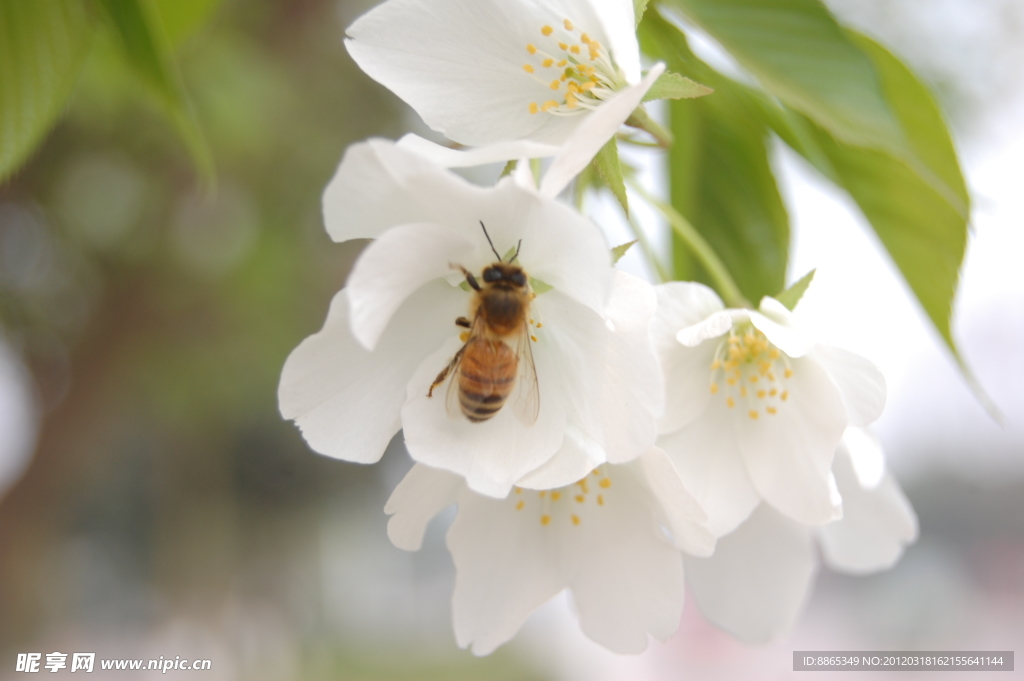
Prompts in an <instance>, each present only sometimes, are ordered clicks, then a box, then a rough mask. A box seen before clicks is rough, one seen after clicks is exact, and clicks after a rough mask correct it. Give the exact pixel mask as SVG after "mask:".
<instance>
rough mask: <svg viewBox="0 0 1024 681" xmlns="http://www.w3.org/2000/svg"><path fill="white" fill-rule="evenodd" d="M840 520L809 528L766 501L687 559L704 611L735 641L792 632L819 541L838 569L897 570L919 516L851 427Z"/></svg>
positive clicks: (840, 456)
mask: <svg viewBox="0 0 1024 681" xmlns="http://www.w3.org/2000/svg"><path fill="white" fill-rule="evenodd" d="M832 470H833V473H834V474H835V479H836V482H837V485H838V491H839V493H840V494H841V495H842V500H843V501H842V503H843V517H842V519H841V520H836V521H834V522H832V523H829V524H828V525H824V526H819V527H812V526H808V525H803V524H801V523H798V522H796V521H793V520H791V519H789V518H786V517H785V516H783V515H782V514H780V513H779V512H778V511H775V510H774V509H772V508H771V507H770V506H768V505H766V504H762V505H761V506H760V507H758V509H757V510H756V511H754V513H753V514H752V515H751V516H750V517H749V518H748V519H747V520H746V522H744V523H743V524H742V525H740V527H739V528H737V529H736V530H735V531H734V532H732V533H731V534H729V535H726V536H725V537H721V538H720V539H719V540H718V545H717V547H716V549H715V554H714V555H713V556H711V557H710V558H690V557H686V560H685V562H686V578H687V580H688V581H689V584H690V588H691V590H692V592H693V595H694V599H695V600H696V601H697V604H698V606H699V607H700V609H701V612H703V613H704V616H705V617H707V618H708V619H709V620H711V621H712V622H714V623H715V624H716V625H718V626H719V627H721V628H723V629H725V630H726V631H728V632H730V633H732V634H733V635H734V636H736V637H737V638H740V639H742V640H744V641H747V642H751V643H763V642H766V641H769V640H771V639H773V638H776V637H778V636H779V635H781V634H784V633H785V632H787V631H789V629H790V628H791V627H792V626H793V624H794V623H795V621H796V619H797V616H798V615H799V613H800V610H801V608H802V607H803V604H804V602H805V601H806V599H807V596H808V595H809V594H810V589H811V586H812V584H813V583H814V576H815V574H817V571H818V557H817V552H816V551H815V547H814V543H815V540H817V543H818V544H819V546H820V548H821V555H822V557H823V558H824V561H825V564H826V565H828V566H829V567H830V568H832V569H833V570H836V571H839V572H845V573H850V574H866V573H870V572H877V571H880V570H886V569H888V568H890V567H892V566H893V565H894V564H895V563H896V561H897V560H899V558H900V556H901V555H902V553H903V549H904V548H905V547H906V546H907V545H908V544H910V543H912V542H913V541H914V540H915V539H916V538H917V517H916V515H915V514H914V510H913V508H911V506H910V502H908V501H907V499H906V497H905V496H904V495H903V491H902V490H901V489H900V487H899V484H898V483H897V482H896V481H895V479H894V478H893V477H892V476H891V475H890V474H889V473H887V472H886V471H885V463H884V460H883V458H882V452H881V448H880V447H879V446H878V445H877V442H874V441H873V438H872V436H871V435H870V434H868V433H867V432H866V431H863V430H861V429H859V428H851V429H849V430H848V431H847V433H846V435H845V436H844V438H843V443H842V445H841V446H840V447H839V449H838V450H837V451H836V457H835V463H834V464H833V466H832Z"/></svg>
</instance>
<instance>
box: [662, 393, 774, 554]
mask: <svg viewBox="0 0 1024 681" xmlns="http://www.w3.org/2000/svg"><path fill="white" fill-rule="evenodd" d="M725 409H726V408H725V406H724V405H721V404H715V403H709V405H708V408H707V409H705V411H704V412H702V413H701V415H700V416H698V417H697V418H696V419H693V420H692V421H691V422H690V423H689V425H687V426H686V427H685V428H681V429H680V430H677V431H675V432H674V433H670V434H668V435H663V436H662V437H660V438H658V446H659V447H660V448H661V449H663V450H664V451H665V453H666V454H668V455H669V458H670V459H671V460H672V464H673V466H675V468H676V470H677V471H679V476H680V478H682V481H683V484H684V485H685V486H686V488H687V489H689V490H690V491H691V492H693V494H694V496H696V497H697V500H698V501H699V502H700V505H701V506H702V507H703V508H704V511H705V512H706V513H707V514H708V528H709V529H710V530H711V532H712V533H713V534H714V535H715V536H718V537H720V536H722V535H724V534H727V533H729V532H731V531H733V530H734V529H735V528H736V526H737V525H739V524H740V523H742V522H743V521H744V520H746V518H747V516H749V515H750V513H751V511H753V510H754V508H755V507H756V506H757V505H758V504H759V503H760V501H761V498H760V496H759V495H758V493H757V491H756V490H755V489H754V486H753V484H751V482H750V478H749V476H748V475H747V469H746V466H745V465H744V463H743V459H742V458H741V457H740V452H739V447H738V446H737V444H736V435H735V432H734V430H735V426H734V425H733V421H732V418H731V414H726V413H725Z"/></svg>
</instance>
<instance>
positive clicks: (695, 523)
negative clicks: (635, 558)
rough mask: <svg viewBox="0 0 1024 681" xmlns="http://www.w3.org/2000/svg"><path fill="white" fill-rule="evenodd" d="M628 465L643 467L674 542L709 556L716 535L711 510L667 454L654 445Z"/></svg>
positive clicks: (695, 554) (642, 469)
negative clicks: (697, 495)
mask: <svg viewBox="0 0 1024 681" xmlns="http://www.w3.org/2000/svg"><path fill="white" fill-rule="evenodd" d="M629 465H630V466H633V467H637V468H639V469H640V472H641V474H642V476H643V479H644V480H646V482H647V485H648V486H649V487H650V490H651V494H652V496H653V497H654V499H655V500H656V501H657V503H658V505H659V506H660V509H661V512H662V514H663V516H664V520H665V522H666V524H667V525H668V528H669V529H670V530H671V531H672V539H673V541H674V542H675V545H676V546H677V547H678V548H680V549H682V550H683V551H686V552H687V553H689V554H691V555H694V556H710V555H711V553H712V552H713V551H714V550H715V535H713V534H712V533H711V531H710V530H709V529H708V514H707V513H706V512H705V511H704V509H703V508H702V507H701V505H700V502H698V501H697V499H696V497H694V496H693V495H692V494H691V493H690V490H688V489H686V486H685V485H684V484H683V481H682V478H680V477H679V473H678V472H677V471H676V469H675V467H673V465H672V461H671V460H669V458H668V455H667V454H665V452H663V451H662V450H660V449H658V448H657V447H653V448H652V449H651V450H650V451H649V452H647V453H646V454H644V455H643V456H641V457H640V458H638V459H637V460H636V461H635V462H633V463H631V464H629Z"/></svg>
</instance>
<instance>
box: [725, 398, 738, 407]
mask: <svg viewBox="0 0 1024 681" xmlns="http://www.w3.org/2000/svg"><path fill="white" fill-rule="evenodd" d="M725 403H726V404H728V405H729V408H730V409H732V408H733V407H735V406H736V400H734V399H732V398H731V397H727V398H725Z"/></svg>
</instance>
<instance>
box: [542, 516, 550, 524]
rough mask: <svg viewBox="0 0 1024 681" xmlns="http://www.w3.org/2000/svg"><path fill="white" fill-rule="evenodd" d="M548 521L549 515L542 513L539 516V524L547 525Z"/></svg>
mask: <svg viewBox="0 0 1024 681" xmlns="http://www.w3.org/2000/svg"><path fill="white" fill-rule="evenodd" d="M550 522H551V516H549V515H542V516H541V517H540V524H541V525H547V524H548V523H550Z"/></svg>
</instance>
